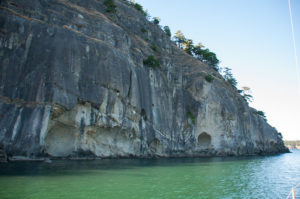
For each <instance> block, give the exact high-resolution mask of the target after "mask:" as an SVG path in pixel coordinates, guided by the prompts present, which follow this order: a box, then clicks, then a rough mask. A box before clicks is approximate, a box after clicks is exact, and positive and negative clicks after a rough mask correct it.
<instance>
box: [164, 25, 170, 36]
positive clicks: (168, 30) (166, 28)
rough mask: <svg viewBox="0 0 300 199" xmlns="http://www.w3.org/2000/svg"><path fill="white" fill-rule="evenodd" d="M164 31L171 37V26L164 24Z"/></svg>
mask: <svg viewBox="0 0 300 199" xmlns="http://www.w3.org/2000/svg"><path fill="white" fill-rule="evenodd" d="M164 31H165V33H166V35H167V36H168V37H171V30H170V27H169V26H164Z"/></svg>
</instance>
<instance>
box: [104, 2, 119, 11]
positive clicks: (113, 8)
mask: <svg viewBox="0 0 300 199" xmlns="http://www.w3.org/2000/svg"><path fill="white" fill-rule="evenodd" d="M104 5H105V6H106V9H105V11H106V12H116V7H117V6H116V5H115V3H114V0H105V1H104Z"/></svg>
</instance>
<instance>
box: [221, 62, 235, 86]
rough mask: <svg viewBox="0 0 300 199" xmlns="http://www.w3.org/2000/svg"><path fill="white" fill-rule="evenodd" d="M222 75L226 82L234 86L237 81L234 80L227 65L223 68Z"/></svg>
mask: <svg viewBox="0 0 300 199" xmlns="http://www.w3.org/2000/svg"><path fill="white" fill-rule="evenodd" d="M223 77H224V79H225V80H226V81H227V82H228V83H230V84H231V85H232V86H233V87H236V85H237V81H236V79H235V78H234V77H233V75H232V73H231V69H230V68H227V67H226V68H224V71H223Z"/></svg>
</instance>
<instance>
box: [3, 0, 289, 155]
mask: <svg viewBox="0 0 300 199" xmlns="http://www.w3.org/2000/svg"><path fill="white" fill-rule="evenodd" d="M115 4H116V6H117V9H116V12H115V13H108V12H106V11H105V6H104V5H103V1H102V0H99V1H94V0H85V1H77V0H72V1H71V0H53V1H51V3H50V2H49V1H48V0H26V1H22V0H12V1H9V0H2V1H1V2H0V10H1V12H0V71H1V73H0V74H1V75H0V144H1V145H2V146H3V149H5V151H6V153H7V154H8V155H9V156H27V157H39V156H51V157H91V156H92V157H94V156H97V157H171V156H174V157H181V156H211V155H245V154H261V153H278V152H284V151H286V148H285V147H284V145H283V143H282V140H281V138H280V137H279V136H278V133H277V131H276V130H275V129H274V128H273V127H271V126H270V125H269V124H267V123H266V122H265V121H264V120H263V119H262V118H261V117H260V116H259V115H257V114H256V113H255V112H256V111H255V110H254V109H251V108H249V106H248V105H247V103H246V102H245V101H244V100H243V98H242V97H241V96H240V95H239V94H238V92H237V90H236V89H235V88H233V87H232V86H231V85H229V84H228V83H226V82H225V81H224V79H223V78H222V77H221V76H220V75H219V74H218V73H217V72H216V71H214V70H213V69H212V68H210V67H209V66H207V65H205V64H203V63H201V62H200V61H198V60H196V59H194V58H193V57H192V56H190V55H188V54H186V53H184V52H183V51H182V50H180V49H178V48H177V47H176V46H175V45H174V43H173V42H172V41H170V38H169V37H168V36H167V35H166V34H165V33H164V32H163V31H162V30H161V29H160V28H159V26H157V25H155V24H153V23H150V22H148V21H147V20H146V18H145V17H144V16H143V15H142V14H141V13H140V12H139V11H137V10H136V9H135V8H133V7H132V6H130V5H129V4H127V3H126V2H124V1H118V0H115ZM142 29H145V30H146V32H145V31H141V30H142ZM153 45H155V46H156V47H157V50H156V51H154V49H153ZM149 55H154V56H155V57H156V58H158V59H159V61H160V65H161V66H160V67H157V68H153V67H149V66H146V65H144V64H143V60H144V59H146V58H147V57H148V56H149ZM208 74H210V75H213V76H214V80H213V81H212V82H207V81H206V80H205V76H206V75H208Z"/></svg>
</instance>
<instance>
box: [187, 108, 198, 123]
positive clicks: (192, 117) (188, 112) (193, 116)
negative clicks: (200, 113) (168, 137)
mask: <svg viewBox="0 0 300 199" xmlns="http://www.w3.org/2000/svg"><path fill="white" fill-rule="evenodd" d="M186 116H187V117H188V118H189V119H191V120H192V122H193V124H196V117H195V115H194V114H193V113H192V112H191V111H190V110H188V111H187V112H186Z"/></svg>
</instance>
